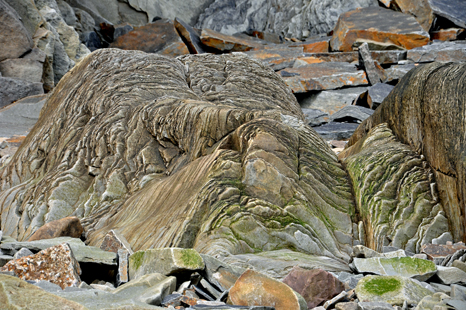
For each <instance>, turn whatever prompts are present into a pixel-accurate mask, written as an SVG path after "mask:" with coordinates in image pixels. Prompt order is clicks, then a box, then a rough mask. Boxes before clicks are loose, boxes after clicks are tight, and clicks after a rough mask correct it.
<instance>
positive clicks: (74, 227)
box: [28, 216, 84, 241]
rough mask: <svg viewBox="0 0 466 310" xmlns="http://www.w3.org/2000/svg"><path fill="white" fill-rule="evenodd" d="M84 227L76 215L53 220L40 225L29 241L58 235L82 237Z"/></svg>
mask: <svg viewBox="0 0 466 310" xmlns="http://www.w3.org/2000/svg"><path fill="white" fill-rule="evenodd" d="M83 232H84V228H83V227H82V225H81V222H80V221H79V219H78V218H77V217H76V216H70V217H65V218H62V219H59V220H55V221H51V222H48V223H47V224H45V225H44V226H42V227H40V228H39V229H38V230H36V232H35V233H34V234H33V235H32V236H31V237H30V238H29V239H28V241H34V240H42V239H53V238H58V237H72V238H80V237H81V235H82V233H83Z"/></svg>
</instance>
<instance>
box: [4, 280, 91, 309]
mask: <svg viewBox="0 0 466 310" xmlns="http://www.w3.org/2000/svg"><path fill="white" fill-rule="evenodd" d="M0 289H1V291H0V294H1V295H2V298H1V299H0V308H2V309H14V308H16V309H28V308H30V309H32V308H34V309H64V308H66V309H73V310H86V307H84V306H82V305H80V304H78V303H75V302H73V301H70V300H66V299H64V298H61V297H58V296H56V295H54V294H51V293H47V292H45V291H44V290H43V289H41V288H38V287H36V286H34V285H32V284H29V283H27V282H25V281H23V280H21V279H18V278H16V277H12V276H7V275H2V274H0Z"/></svg>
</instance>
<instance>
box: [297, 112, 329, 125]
mask: <svg viewBox="0 0 466 310" xmlns="http://www.w3.org/2000/svg"><path fill="white" fill-rule="evenodd" d="M303 114H304V117H305V118H306V124H308V125H309V126H320V125H322V124H325V123H327V122H328V120H329V116H330V115H329V114H328V113H326V112H322V111H321V110H318V109H306V108H303Z"/></svg>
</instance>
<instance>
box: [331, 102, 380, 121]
mask: <svg viewBox="0 0 466 310" xmlns="http://www.w3.org/2000/svg"><path fill="white" fill-rule="evenodd" d="M372 114H374V110H371V109H368V108H364V107H360V106H355V105H349V106H346V107H344V108H343V109H341V110H339V111H337V112H335V113H333V114H332V115H331V116H330V121H331V122H350V123H355V122H357V123H360V122H362V121H364V120H365V119H366V118H368V117H369V116H371V115H372Z"/></svg>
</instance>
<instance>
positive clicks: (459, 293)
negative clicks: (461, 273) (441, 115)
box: [450, 284, 466, 301]
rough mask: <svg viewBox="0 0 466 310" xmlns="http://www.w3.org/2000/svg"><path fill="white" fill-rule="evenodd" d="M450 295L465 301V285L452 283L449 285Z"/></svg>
mask: <svg viewBox="0 0 466 310" xmlns="http://www.w3.org/2000/svg"><path fill="white" fill-rule="evenodd" d="M450 288H451V291H450V296H451V298H454V299H459V300H464V301H466V287H464V286H462V285H458V284H452V285H451V286H450Z"/></svg>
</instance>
